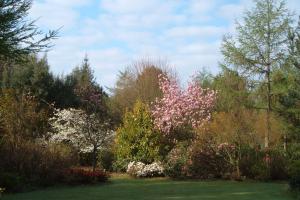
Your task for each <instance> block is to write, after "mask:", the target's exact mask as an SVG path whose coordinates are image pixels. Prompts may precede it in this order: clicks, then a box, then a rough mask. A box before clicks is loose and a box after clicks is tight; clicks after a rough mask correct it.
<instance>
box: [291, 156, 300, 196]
mask: <svg viewBox="0 0 300 200" xmlns="http://www.w3.org/2000/svg"><path fill="white" fill-rule="evenodd" d="M289 185H290V188H291V189H292V190H295V191H300V160H295V161H293V162H292V163H291V164H290V166H289Z"/></svg>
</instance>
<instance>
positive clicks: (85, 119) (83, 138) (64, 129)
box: [50, 108, 114, 170]
mask: <svg viewBox="0 0 300 200" xmlns="http://www.w3.org/2000/svg"><path fill="white" fill-rule="evenodd" d="M50 124H51V127H52V130H53V131H52V132H51V133H50V140H51V141H53V142H69V143H70V144H72V145H73V146H74V147H75V148H76V149H77V150H78V151H79V152H91V153H92V155H93V170H95V168H96V164H97V152H98V150H99V149H100V148H105V147H106V146H107V144H108V143H109V141H111V139H112V137H113V135H114V132H113V131H112V130H111V129H110V128H109V127H110V126H109V123H108V122H104V121H102V120H100V119H99V118H98V117H97V116H96V115H95V114H87V113H86V112H85V111H83V110H78V109H72V108H70V109H63V110H56V111H55V113H54V116H53V117H52V118H51V119H50Z"/></svg>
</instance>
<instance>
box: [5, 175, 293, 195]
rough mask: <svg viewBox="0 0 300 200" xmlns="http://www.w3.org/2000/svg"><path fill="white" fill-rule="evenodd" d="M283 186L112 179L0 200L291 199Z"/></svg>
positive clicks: (119, 177)
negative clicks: (90, 184) (97, 183)
mask: <svg viewBox="0 0 300 200" xmlns="http://www.w3.org/2000/svg"><path fill="white" fill-rule="evenodd" d="M287 188H288V187H287V185H286V184H284V183H258V182H233V181H173V180H168V179H130V178H127V177H126V176H114V177H113V178H112V179H111V180H110V181H109V182H108V183H105V184H102V185H93V186H77V187H52V188H48V189H45V190H39V191H34V192H28V193H20V194H10V195H5V196H3V198H2V199H3V200H117V199H122V200H135V199H143V200H156V199H157V200H163V199H164V200H167V199H169V200H172V199H184V200H191V199H213V200H216V199H221V200H234V199H239V200H248V199H249V200H259V199H262V200H285V199H293V198H292V197H291V195H290V194H289V192H288V189H287Z"/></svg>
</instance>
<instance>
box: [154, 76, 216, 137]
mask: <svg viewBox="0 0 300 200" xmlns="http://www.w3.org/2000/svg"><path fill="white" fill-rule="evenodd" d="M159 85H160V89H161V90H162V93H163V97H162V98H161V99H157V100H156V101H155V102H154V107H153V110H152V116H153V117H154V124H155V126H156V128H158V129H159V130H160V131H162V132H163V133H165V134H169V133H170V132H171V131H172V130H174V129H176V128H180V127H182V126H185V125H189V126H192V127H193V128H198V127H200V126H201V125H203V124H204V122H206V121H207V120H209V119H210V116H211V109H212V107H213V105H214V101H215V98H216V93H215V91H213V90H208V89H202V88H201V87H200V85H199V84H198V83H197V82H196V81H194V82H191V83H189V85H188V88H187V90H186V91H182V90H181V89H180V86H179V85H178V83H177V82H176V81H175V80H172V79H171V80H170V79H168V78H167V77H166V76H164V75H160V76H159Z"/></svg>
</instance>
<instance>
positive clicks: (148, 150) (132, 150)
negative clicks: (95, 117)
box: [115, 101, 161, 164]
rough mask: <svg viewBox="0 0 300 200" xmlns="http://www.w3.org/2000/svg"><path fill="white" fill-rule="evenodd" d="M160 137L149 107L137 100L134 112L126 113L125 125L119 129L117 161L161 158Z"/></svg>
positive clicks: (149, 160)
mask: <svg viewBox="0 0 300 200" xmlns="http://www.w3.org/2000/svg"><path fill="white" fill-rule="evenodd" d="M160 137H161V135H160V134H159V133H158V132H157V131H155V129H154V125H153V122H152V119H151V114H150V110H149V107H148V106H147V105H146V104H144V103H142V102H140V101H137V103H136V104H135V106H134V109H133V112H127V113H126V114H125V117H124V120H123V125H122V126H121V127H120V128H119V129H118V130H117V136H116V145H115V153H116V158H117V162H121V163H122V162H123V161H132V160H135V161H140V162H143V163H152V162H153V161H155V160H160V148H161V143H160ZM127 164H128V163H127Z"/></svg>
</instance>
